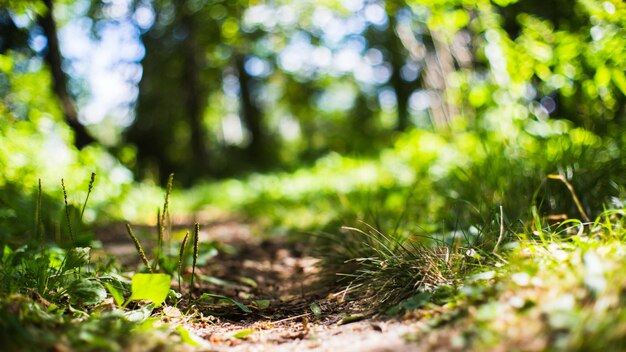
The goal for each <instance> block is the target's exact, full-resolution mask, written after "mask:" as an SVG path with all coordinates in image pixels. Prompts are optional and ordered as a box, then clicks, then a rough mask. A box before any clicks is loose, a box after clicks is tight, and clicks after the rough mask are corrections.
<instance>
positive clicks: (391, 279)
mask: <svg viewBox="0 0 626 352" xmlns="http://www.w3.org/2000/svg"><path fill="white" fill-rule="evenodd" d="M342 230H343V233H342V234H341V235H340V236H338V235H328V234H327V235H323V236H322V238H323V239H324V240H325V241H326V244H324V245H322V246H321V247H320V249H321V250H320V252H319V253H318V254H319V256H320V257H321V262H320V265H321V266H322V268H323V272H330V273H336V275H337V277H336V279H337V283H338V284H340V285H341V286H342V287H343V293H344V294H348V293H356V294H358V295H359V296H361V297H369V298H371V299H372V300H374V301H375V302H376V305H380V306H382V307H388V306H390V305H394V304H397V303H399V302H400V301H402V300H403V299H406V298H408V297H411V296H413V295H415V294H416V293H418V292H430V291H432V290H434V289H435V288H437V287H438V286H440V285H446V284H454V283H455V282H457V281H458V280H459V279H460V278H462V277H464V276H465V275H466V274H467V273H468V272H469V271H470V270H471V269H472V268H473V265H475V264H476V261H477V260H479V259H478V258H481V256H480V254H479V253H478V252H479V250H478V248H473V247H468V246H464V245H462V244H461V241H452V243H445V242H444V241H441V240H436V239H434V238H428V237H417V236H411V237H403V236H398V235H388V234H385V233H383V232H381V231H379V230H378V229H376V228H374V227H372V226H370V225H367V224H365V225H364V226H363V228H355V227H342ZM480 252H482V251H480Z"/></svg>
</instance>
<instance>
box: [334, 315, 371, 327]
mask: <svg viewBox="0 0 626 352" xmlns="http://www.w3.org/2000/svg"><path fill="white" fill-rule="evenodd" d="M363 319H365V316H364V315H361V314H355V315H350V316H347V317H345V318H343V319H341V320H340V321H339V322H338V323H337V325H345V324H350V323H356V322H357V321H361V320H363Z"/></svg>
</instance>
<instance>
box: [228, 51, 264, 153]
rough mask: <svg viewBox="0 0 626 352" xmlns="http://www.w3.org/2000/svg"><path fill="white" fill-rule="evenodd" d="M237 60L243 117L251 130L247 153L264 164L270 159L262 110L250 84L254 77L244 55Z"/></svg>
mask: <svg viewBox="0 0 626 352" xmlns="http://www.w3.org/2000/svg"><path fill="white" fill-rule="evenodd" d="M235 60H236V65H237V74H238V76H239V90H240V92H239V96H240V109H241V112H240V114H241V119H242V121H243V123H244V124H245V126H246V129H247V130H248V132H250V144H248V146H247V147H246V154H247V155H248V156H249V157H250V158H251V161H252V162H253V163H255V164H257V165H264V164H265V163H266V162H267V160H268V156H267V155H266V152H267V150H266V145H265V136H264V133H263V127H262V124H261V119H262V115H261V111H260V109H259V108H258V106H257V103H256V102H255V101H254V98H253V97H252V93H253V92H252V86H251V84H250V81H251V79H252V78H251V77H250V76H249V75H248V73H247V72H246V70H245V67H244V64H245V61H244V60H245V58H244V56H243V55H240V56H238V57H237V58H236V59H235Z"/></svg>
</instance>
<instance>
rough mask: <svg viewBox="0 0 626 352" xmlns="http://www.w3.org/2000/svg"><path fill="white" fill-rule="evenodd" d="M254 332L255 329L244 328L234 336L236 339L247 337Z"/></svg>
mask: <svg viewBox="0 0 626 352" xmlns="http://www.w3.org/2000/svg"><path fill="white" fill-rule="evenodd" d="M253 333H254V330H252V329H244V330H239V331H237V332H236V333H234V334H233V335H232V336H233V337H234V338H236V339H245V338H247V337H248V336H250V335H252V334H253Z"/></svg>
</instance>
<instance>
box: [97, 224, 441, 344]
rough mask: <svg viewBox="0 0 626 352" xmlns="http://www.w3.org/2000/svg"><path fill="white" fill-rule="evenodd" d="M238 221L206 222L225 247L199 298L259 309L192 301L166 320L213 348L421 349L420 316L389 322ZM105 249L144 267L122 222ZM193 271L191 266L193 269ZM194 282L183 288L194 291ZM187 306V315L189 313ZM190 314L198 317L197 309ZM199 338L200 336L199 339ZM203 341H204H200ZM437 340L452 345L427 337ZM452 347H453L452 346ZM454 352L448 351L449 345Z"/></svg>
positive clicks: (293, 245)
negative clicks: (213, 297)
mask: <svg viewBox="0 0 626 352" xmlns="http://www.w3.org/2000/svg"><path fill="white" fill-rule="evenodd" d="M251 228H252V227H251V226H250V225H248V224H244V223H241V222H240V221H237V220H226V221H219V222H215V223H212V224H206V225H205V226H202V229H203V230H202V231H201V232H200V241H201V242H206V241H217V242H218V243H220V244H221V246H222V248H226V249H227V250H223V251H220V252H219V254H218V255H217V256H216V257H214V258H212V259H211V260H210V261H209V262H208V264H207V265H205V266H203V267H200V268H198V269H199V270H198V269H197V271H196V275H197V277H198V278H200V279H199V280H198V281H197V283H196V284H195V285H194V286H195V289H194V296H196V297H198V296H200V295H201V294H202V293H210V294H219V295H223V296H226V297H231V298H234V299H236V300H238V301H240V302H244V303H246V304H247V306H248V307H251V309H252V312H248V313H246V312H242V311H241V310H239V309H237V308H236V307H235V306H234V305H202V304H199V303H192V304H191V305H188V304H186V302H184V301H183V303H181V305H180V307H179V308H180V310H179V309H178V308H175V309H168V310H167V311H165V309H164V311H163V314H162V319H163V320H164V321H165V322H168V323H170V324H173V325H182V326H184V327H185V328H186V329H187V330H188V331H190V332H191V333H193V334H194V335H195V336H196V339H197V340H198V341H197V342H198V346H196V348H193V349H197V350H208V351H415V350H422V349H423V348H420V347H419V345H418V344H416V342H415V341H412V340H411V338H410V337H411V336H414V334H415V333H416V332H417V331H418V330H419V324H420V323H419V320H418V319H417V318H416V317H415V316H406V317H404V318H394V319H389V318H386V317H384V316H380V314H375V313H376V312H374V311H370V310H368V302H367V301H364V300H353V299H352V298H351V297H348V296H347V295H346V293H345V292H336V291H335V290H336V287H332V286H328V285H325V284H323V283H322V282H323V281H322V280H320V279H321V276H320V273H319V268H318V267H317V266H316V263H317V260H316V259H315V258H314V257H312V256H311V253H310V252H309V248H307V246H306V245H304V244H302V242H295V241H287V240H285V238H281V237H278V238H271V239H261V238H259V236H255V235H253V234H252V231H251ZM98 239H99V240H101V241H102V242H103V248H104V250H105V251H106V252H107V253H109V254H111V255H114V256H115V257H116V258H118V260H120V261H121V262H122V264H125V265H135V264H137V261H138V257H137V254H136V252H135V248H134V247H133V244H132V243H131V242H130V240H129V239H128V237H127V236H126V235H125V233H124V230H123V227H122V226H113V227H109V228H107V229H106V231H100V232H99V234H98ZM189 270H191V269H189ZM188 289H189V287H188V286H187V287H186V288H185V287H183V291H184V292H185V293H186V292H188ZM181 311H184V312H185V313H186V314H182V313H181ZM190 313H191V314H190ZM198 338H199V339H198ZM200 339H201V340H200ZM424 343H425V345H424V347H426V345H430V348H427V349H428V350H433V349H437V348H433V347H435V346H446V345H448V344H447V343H440V342H436V341H424ZM448 347H449V345H448ZM445 349H446V350H449V348H445Z"/></svg>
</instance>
